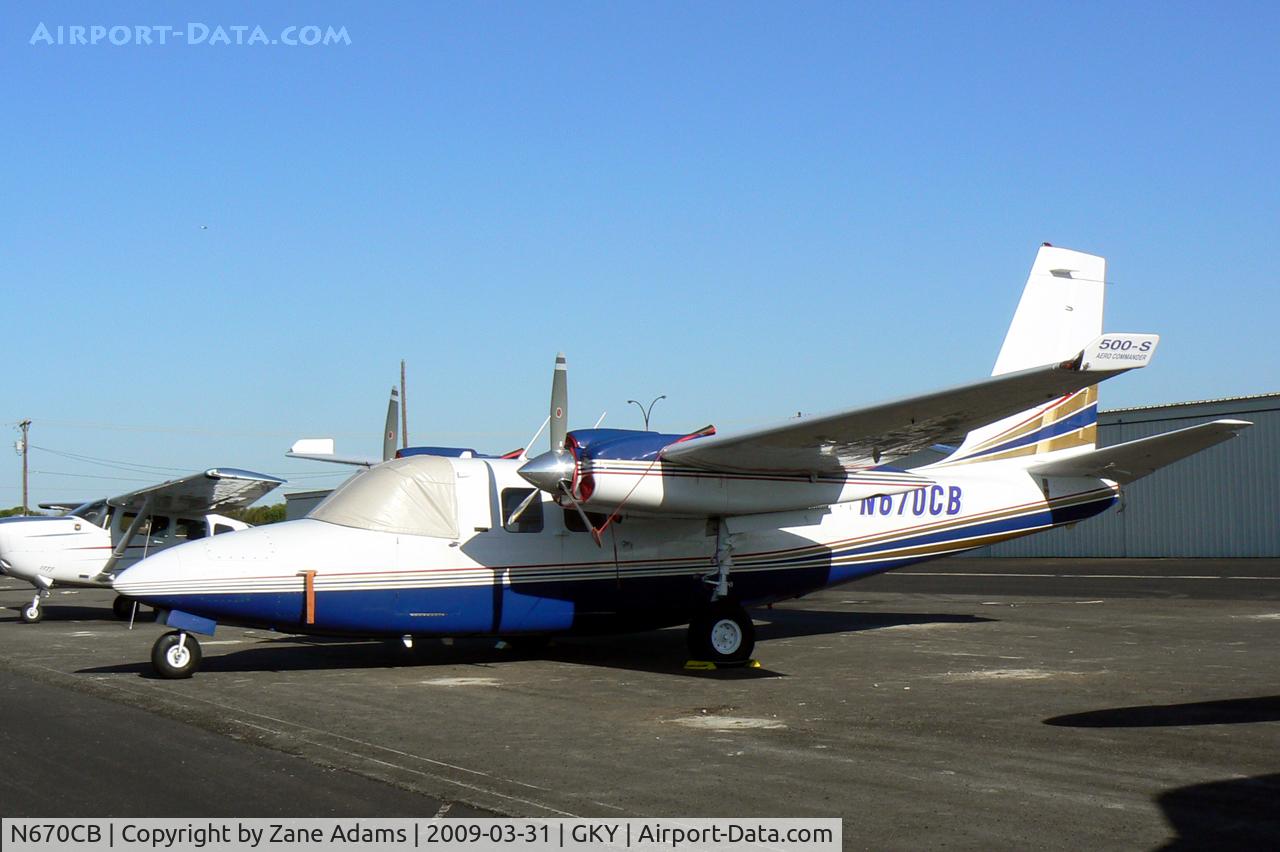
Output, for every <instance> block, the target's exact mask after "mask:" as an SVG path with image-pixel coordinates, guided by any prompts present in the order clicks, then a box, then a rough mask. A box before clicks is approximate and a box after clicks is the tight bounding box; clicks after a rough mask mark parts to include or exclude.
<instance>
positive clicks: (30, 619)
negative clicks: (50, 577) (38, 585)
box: [18, 603, 44, 624]
mask: <svg viewBox="0 0 1280 852" xmlns="http://www.w3.org/2000/svg"><path fill="white" fill-rule="evenodd" d="M18 616H19V617H20V618H21V619H22V621H23V623H24V624H39V623H40V621H41V620H42V619H43V618H44V607H42V606H41V605H40V604H38V603H29V604H23V606H22V609H20V610H19V611H18Z"/></svg>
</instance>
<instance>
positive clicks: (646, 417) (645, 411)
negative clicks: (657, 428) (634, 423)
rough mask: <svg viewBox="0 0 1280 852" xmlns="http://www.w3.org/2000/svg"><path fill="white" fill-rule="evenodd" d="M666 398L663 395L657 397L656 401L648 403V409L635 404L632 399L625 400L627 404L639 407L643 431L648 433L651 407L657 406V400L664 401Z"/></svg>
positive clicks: (637, 403)
mask: <svg viewBox="0 0 1280 852" xmlns="http://www.w3.org/2000/svg"><path fill="white" fill-rule="evenodd" d="M666 398H667V395H666V394H665V393H664V394H663V395H662V396H660V397H657V398H656V399H654V400H653V402H651V403H649V407H648V408H645V407H644V406H643V405H641V404H640V403H639V402H636V401H635V400H634V399H629V400H627V402H628V403H630V404H634V405H639V406H640V412H641V413H642V414H644V431H646V432H648V431H649V415H650V414H652V413H653V407H654V406H655V405H657V403H658V400H659V399H666Z"/></svg>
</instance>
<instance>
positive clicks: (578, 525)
mask: <svg viewBox="0 0 1280 852" xmlns="http://www.w3.org/2000/svg"><path fill="white" fill-rule="evenodd" d="M587 520H589V521H591V526H593V527H595V528H596V529H600V528H601V527H602V526H604V525H605V523H606V522H607V521H608V520H609V516H608V515H602V514H600V513H599V512H587ZM614 523H615V524H616V523H618V522H617V521H614ZM564 528H565V529H567V530H568V531H569V532H586V531H587V527H586V525H585V524H583V523H582V516H581V515H579V514H578V510H577V509H575V508H573V507H572V506H565V507H564Z"/></svg>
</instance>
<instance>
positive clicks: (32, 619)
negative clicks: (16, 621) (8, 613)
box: [19, 589, 49, 624]
mask: <svg viewBox="0 0 1280 852" xmlns="http://www.w3.org/2000/svg"><path fill="white" fill-rule="evenodd" d="M48 594H49V593H48V592H47V591H45V590H44V589H41V590H40V591H38V592H36V596H35V597H33V598H32V599H31V603H29V604H27V605H26V606H24V607H23V608H22V612H21V613H19V615H20V616H21V617H22V620H23V622H25V623H26V624H35V623H36V622H38V621H40V619H42V618H44V607H43V606H41V605H40V602H41V600H42V599H43V598H44V597H45V596H46V595H48Z"/></svg>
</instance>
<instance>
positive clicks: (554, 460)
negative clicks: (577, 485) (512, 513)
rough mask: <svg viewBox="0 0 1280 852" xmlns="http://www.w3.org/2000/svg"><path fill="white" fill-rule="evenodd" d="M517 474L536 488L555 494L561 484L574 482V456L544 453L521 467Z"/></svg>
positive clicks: (562, 453)
mask: <svg viewBox="0 0 1280 852" xmlns="http://www.w3.org/2000/svg"><path fill="white" fill-rule="evenodd" d="M517 473H519V474H520V475H521V476H522V477H524V479H525V481H526V482H528V483H529V484H530V485H533V486H534V487H535V488H541V489H542V490H543V491H548V492H550V493H552V494H555V493H557V492H558V491H559V490H560V483H561V482H565V483H567V482H572V481H573V456H572V455H570V454H569V453H564V452H561V453H543V454H542V455H540V456H536V457H534V458H531V459H529V461H527V462H525V463H524V464H523V465H521V467H520V470H518V471H517Z"/></svg>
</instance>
